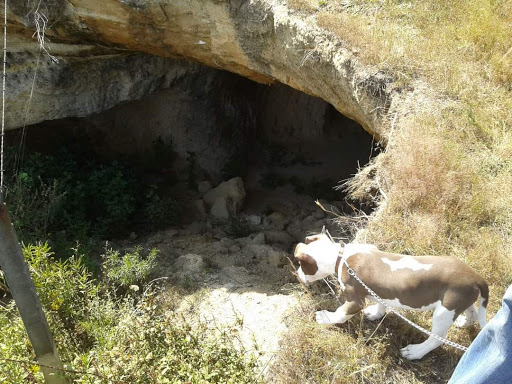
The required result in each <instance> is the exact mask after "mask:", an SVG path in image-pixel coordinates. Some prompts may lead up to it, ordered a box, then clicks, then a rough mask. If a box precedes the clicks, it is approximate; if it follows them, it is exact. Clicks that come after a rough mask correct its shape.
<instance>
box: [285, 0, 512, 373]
mask: <svg viewBox="0 0 512 384" xmlns="http://www.w3.org/2000/svg"><path fill="white" fill-rule="evenodd" d="M324 3H325V5H324V6H321V7H318V8H305V7H301V8H300V10H301V11H302V12H304V13H306V14H308V15H315V16H316V21H317V23H318V25H319V26H321V27H323V28H324V29H325V30H326V33H332V34H333V35H334V36H336V38H340V39H341V40H343V41H345V42H346V44H347V46H348V47H350V48H351V50H352V51H353V52H356V54H357V55H358V57H359V59H360V60H361V61H362V62H363V63H365V64H367V65H371V66H372V67H374V68H376V69H378V70H382V71H386V72H387V73H391V74H392V75H393V78H395V79H396V82H395V84H394V87H395V88H397V89H398V88H402V89H408V88H409V87H413V86H414V85H415V84H417V82H421V83H423V84H428V86H427V88H428V89H429V90H431V91H432V93H433V94H435V95H437V96H438V97H437V100H434V101H433V102H430V103H427V104H426V105H425V107H424V108H423V107H422V106H418V107H417V108H416V109H415V110H406V111H400V110H399V111H397V112H396V113H397V116H396V119H395V120H396V124H395V126H394V127H393V135H392V139H391V140H390V141H389V142H388V146H387V148H386V151H385V152H384V153H383V154H381V155H379V156H378V157H377V158H376V159H374V160H373V162H372V164H371V165H370V167H367V168H366V169H363V170H361V172H359V174H358V175H356V177H355V178H354V179H353V180H352V181H351V182H350V183H349V185H348V188H349V191H350V192H351V194H352V196H353V197H354V198H365V195H367V194H368V191H372V192H375V191H378V190H380V191H381V192H384V194H382V193H381V194H380V200H379V202H380V210H379V212H378V214H377V216H376V217H375V218H374V219H373V220H370V221H369V224H368V227H367V229H366V240H367V241H369V242H373V243H376V244H378V245H379V247H381V248H382V249H387V250H390V251H396V252H403V253H409V254H436V255H452V256H456V257H458V258H460V259H462V260H464V261H466V262H467V263H468V264H470V265H471V266H472V267H473V268H474V269H476V270H477V271H478V272H479V273H481V274H482V275H483V276H484V277H485V278H486V280H487V281H488V282H489V285H490V289H491V298H490V305H489V311H488V313H489V315H488V318H489V317H490V316H492V315H493V314H494V313H495V312H496V311H497V309H498V308H499V306H500V305H501V297H502V295H503V293H504V291H505V289H506V287H507V286H508V285H510V284H512V260H511V256H510V255H511V254H512V1H510V0H497V1H491V0H459V1H455V2H446V1H440V0H426V1H421V2H420V1H402V0H389V1H373V0H349V1H339V0H328V1H326V2H324ZM289 4H290V3H289ZM388 120H389V121H390V122H391V121H393V120H394V116H388ZM390 125H391V123H390ZM390 131H391V129H390ZM388 139H389V138H388ZM309 305H310V306H313V305H314V304H309ZM309 310H310V311H312V308H311V307H310V309H309ZM309 314H310V313H308V312H307V311H305V313H303V316H302V319H303V321H304V324H299V325H294V326H293V327H292V330H293V329H295V333H294V332H293V331H292V334H291V335H290V336H289V337H290V339H291V340H290V343H291V344H292V345H293V347H290V350H288V351H286V352H285V353H284V357H282V358H281V360H282V361H284V362H283V363H282V364H283V367H284V368H283V371H282V375H284V377H290V378H296V379H297V380H298V381H302V382H311V383H321V382H326V383H330V382H340V383H350V382H354V383H355V382H358V383H359V382H368V383H370V382H371V383H415V382H421V383H434V382H446V381H447V379H448V378H449V377H450V375H451V373H452V371H453V368H454V367H455V365H456V363H457V361H458V358H459V357H460V354H459V353H458V352H457V351H455V350H453V349H451V348H448V347H443V348H441V349H438V350H436V351H434V352H433V353H431V354H429V355H428V357H426V358H425V359H423V360H422V361H420V362H418V363H409V362H405V361H403V360H402V359H400V357H399V356H398V352H397V351H398V347H400V346H403V345H405V344H407V343H410V342H411V341H415V340H416V339H417V340H418V341H419V340H422V339H423V338H424V337H423V336H419V335H418V334H417V333H416V332H414V331H412V330H410V329H409V326H407V325H404V324H402V323H400V322H399V320H398V319H394V318H393V316H391V315H389V316H388V317H387V318H386V319H385V320H384V322H383V324H382V325H381V327H380V328H379V330H378V331H377V332H376V333H375V335H376V336H377V337H376V338H371V339H370V340H368V339H367V336H366V335H367V333H365V332H370V333H371V332H373V331H374V330H375V325H374V324H372V323H369V322H367V321H365V320H361V318H355V319H353V320H352V321H351V322H350V323H349V324H347V325H343V326H341V327H340V328H329V329H325V328H317V326H316V325H314V324H312V318H311V317H308V316H309ZM410 317H411V318H412V319H414V320H416V321H418V322H419V323H420V324H422V325H424V326H426V327H427V328H428V326H429V321H430V320H429V315H420V314H412V315H411V316H410ZM295 327H296V328H295ZM303 327H304V330H302V328H303ZM354 329H356V331H354ZM475 334H476V331H473V332H467V331H464V330H456V329H452V330H450V333H449V337H450V338H451V339H453V340H454V341H457V342H459V343H462V344H466V345H467V344H469V343H470V341H471V339H472V338H473V337H474V336H475ZM356 335H357V337H355V336H356ZM395 337H399V339H398V340H396V339H395ZM415 338H416V339H415ZM322 339H326V340H328V341H327V344H328V345H327V346H325V345H322V344H321V340H322ZM315 354H320V355H321V356H323V360H324V363H322V362H321V361H322V359H318V358H316V357H314V356H313V355H315ZM301 356H303V357H301ZM286 359H289V360H290V361H292V362H294V363H295V365H294V366H295V368H294V367H293V366H291V365H290V364H289V363H287V362H286V361H285V360H286ZM315 359H317V360H315ZM281 360H280V361H281ZM297 367H300V368H297ZM333 367H336V368H338V369H341V371H342V373H339V374H338V373H335V372H334V370H333V369H332V368H333ZM322 372H324V373H322ZM286 375H288V376H286ZM300 375H302V376H301V379H300V380H299V376H300ZM292 381H293V380H291V381H290V382H292ZM281 382H286V380H285V379H282V381H281Z"/></svg>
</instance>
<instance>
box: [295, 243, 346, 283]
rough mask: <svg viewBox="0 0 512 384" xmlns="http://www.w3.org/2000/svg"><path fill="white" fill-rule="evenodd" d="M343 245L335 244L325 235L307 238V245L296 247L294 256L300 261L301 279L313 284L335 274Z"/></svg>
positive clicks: (300, 244) (298, 271)
mask: <svg viewBox="0 0 512 384" xmlns="http://www.w3.org/2000/svg"><path fill="white" fill-rule="evenodd" d="M340 251H341V245H340V244H337V243H333V242H332V241H331V240H330V239H329V237H328V236H327V235H325V234H318V235H313V236H308V237H306V240H305V243H299V244H297V246H296V247H295V252H294V256H295V258H296V259H297V260H299V263H300V267H299V269H298V270H297V273H298V275H299V279H300V280H301V281H302V282H304V283H311V282H313V281H316V280H320V279H323V278H324V277H327V276H329V275H331V274H333V273H334V269H335V266H336V260H337V259H338V254H339V252H340Z"/></svg>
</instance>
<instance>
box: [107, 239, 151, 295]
mask: <svg viewBox="0 0 512 384" xmlns="http://www.w3.org/2000/svg"><path fill="white" fill-rule="evenodd" d="M141 251H142V248H140V247H137V248H135V250H134V251H133V252H126V253H125V254H124V255H121V253H120V252H119V251H115V250H113V249H111V248H110V249H107V250H106V253H105V254H104V255H103V271H104V274H105V277H106V280H107V282H108V283H109V284H110V285H112V286H114V287H120V288H123V289H127V288H129V287H130V286H131V285H142V283H145V282H146V281H147V280H148V279H149V276H150V275H151V272H152V271H153V269H154V268H155V266H156V257H157V255H158V250H157V249H156V248H153V249H152V250H151V251H150V252H149V254H148V255H147V256H146V257H143V256H142V255H141Z"/></svg>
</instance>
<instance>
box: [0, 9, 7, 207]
mask: <svg viewBox="0 0 512 384" xmlns="http://www.w3.org/2000/svg"><path fill="white" fill-rule="evenodd" d="M6 66H7V0H4V71H3V75H2V138H1V144H0V204H1V203H3V202H4V134H5V77H6V73H7V70H6Z"/></svg>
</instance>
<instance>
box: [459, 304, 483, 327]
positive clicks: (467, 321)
mask: <svg viewBox="0 0 512 384" xmlns="http://www.w3.org/2000/svg"><path fill="white" fill-rule="evenodd" d="M477 321H478V312H477V310H476V308H475V305H474V304H471V307H469V308H468V309H466V310H465V311H464V315H460V316H459V317H457V320H455V326H456V327H459V328H467V327H469V326H471V325H473V324H475V323H476V322H477Z"/></svg>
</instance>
